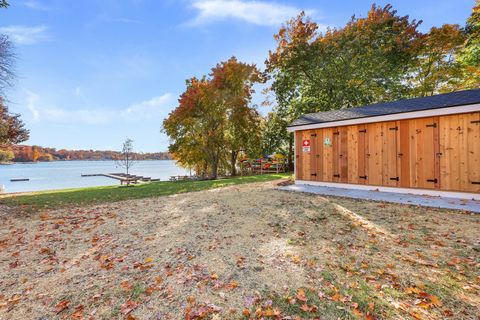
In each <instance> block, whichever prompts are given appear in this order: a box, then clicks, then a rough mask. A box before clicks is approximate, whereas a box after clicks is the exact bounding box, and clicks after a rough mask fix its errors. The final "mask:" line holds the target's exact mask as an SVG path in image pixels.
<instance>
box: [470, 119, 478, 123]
mask: <svg viewBox="0 0 480 320" xmlns="http://www.w3.org/2000/svg"><path fill="white" fill-rule="evenodd" d="M470 123H476V124H480V120H473V121H470Z"/></svg>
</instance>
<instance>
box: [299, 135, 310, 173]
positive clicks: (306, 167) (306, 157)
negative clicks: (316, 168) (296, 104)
mask: <svg viewBox="0 0 480 320" xmlns="http://www.w3.org/2000/svg"><path fill="white" fill-rule="evenodd" d="M307 141H308V142H309V143H310V144H309V146H308V147H307V146H306V145H304V143H305V142H307ZM301 145H302V159H303V161H302V166H303V173H302V175H303V179H304V180H308V181H311V180H312V179H311V172H312V168H311V165H312V161H311V157H312V147H311V140H310V130H305V131H302V141H301Z"/></svg>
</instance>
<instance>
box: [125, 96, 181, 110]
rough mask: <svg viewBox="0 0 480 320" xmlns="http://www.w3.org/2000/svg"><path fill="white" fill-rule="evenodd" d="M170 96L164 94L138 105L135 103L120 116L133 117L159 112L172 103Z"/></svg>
mask: <svg viewBox="0 0 480 320" xmlns="http://www.w3.org/2000/svg"><path fill="white" fill-rule="evenodd" d="M171 98H172V95H171V94H170V93H165V94H164V95H161V96H158V97H153V98H152V99H150V100H145V101H142V102H140V103H135V104H133V105H131V106H130V107H128V108H127V109H126V110H125V111H124V112H123V113H122V114H123V115H133V114H142V113H145V112H147V113H152V112H161V111H163V110H164V109H165V107H166V106H167V104H168V103H171V102H172V99H171Z"/></svg>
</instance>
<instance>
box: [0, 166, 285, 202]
mask: <svg viewBox="0 0 480 320" xmlns="http://www.w3.org/2000/svg"><path fill="white" fill-rule="evenodd" d="M289 176H291V174H288V173H281V174H265V175H255V176H244V177H234V178H227V179H219V180H207V181H177V182H170V181H162V182H152V183H148V184H140V185H130V186H108V187H93V188H80V189H66V190H53V191H41V192H31V193H27V194H11V195H5V196H0V204H3V205H7V206H11V207H12V206H14V207H22V206H23V207H30V209H35V208H49V207H50V208H59V207H63V206H67V205H78V206H80V205H84V204H94V203H103V202H116V201H122V200H129V199H141V198H149V197H159V196H167V195H171V194H176V193H184V192H192V191H200V190H206V189H212V188H219V187H226V186H231V185H236V184H242V183H252V182H262V181H270V180H275V179H281V178H287V177H289Z"/></svg>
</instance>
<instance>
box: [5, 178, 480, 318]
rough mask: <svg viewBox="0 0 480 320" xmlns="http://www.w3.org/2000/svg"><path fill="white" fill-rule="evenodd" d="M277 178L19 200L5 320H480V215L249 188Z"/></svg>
mask: <svg viewBox="0 0 480 320" xmlns="http://www.w3.org/2000/svg"><path fill="white" fill-rule="evenodd" d="M269 177H273V176H265V177H251V178H239V179H233V180H223V181H218V182H202V183H198V184H196V183H188V184H185V185H184V184H183V183H179V184H168V183H164V184H152V185H148V186H147V185H145V186H139V187H134V188H123V189H122V188H106V189H104V188H102V189H94V190H84V191H78V194H80V195H81V196H79V195H77V196H75V197H78V198H75V197H74V194H76V193H77V192H64V193H58V192H56V193H47V194H39V195H36V196H30V197H23V196H22V197H18V198H17V199H23V200H21V202H19V203H24V204H28V206H27V207H25V208H23V207H20V208H17V207H15V208H9V207H6V206H1V207H0V270H1V274H2V277H0V288H1V291H0V319H12V320H15V319H129V320H134V319H167V320H168V319H428V320H433V319H477V317H478V315H479V314H480V241H479V236H478V234H479V233H478V230H480V215H474V214H468V213H465V212H460V211H452V210H441V209H431V208H425V207H415V206H408V205H399V204H388V203H381V202H372V201H363V200H354V199H346V198H335V197H321V196H317V195H309V194H301V193H292V192H286V191H279V190H276V189H275V185H276V183H277V182H278V181H266V182H265V181H264V182H258V183H243V184H239V182H241V181H242V182H246V181H251V179H254V178H255V179H268V178H269ZM217 183H225V184H227V185H228V186H227V187H225V188H213V187H214V186H218V184H217ZM190 184H191V185H190ZM162 185H164V186H165V188H167V187H168V186H171V188H174V186H179V187H178V188H176V189H175V190H177V191H178V190H181V192H185V191H188V190H200V189H205V190H203V191H199V192H191V193H182V194H173V193H174V190H173V189H168V190H170V191H168V193H167V194H170V195H167V196H162V197H149V198H145V196H147V195H149V196H151V195H161V194H165V193H161V192H167V191H165V190H164V189H165V188H161V187H160V186H162ZM189 185H190V186H189ZM147 187H148V188H154V189H153V190H150V191H149V192H139V191H137V190H145V189H142V188H147ZM115 190H118V191H121V192H125V194H123V195H122V196H121V197H122V199H129V200H127V201H121V202H101V203H100V202H99V201H100V200H102V199H106V200H108V201H113V200H115V199H119V197H120V196H114V195H113V194H114V193H115ZM89 192H90V194H91V195H93V194H96V195H97V199H96V202H97V203H96V204H93V205H89V204H87V203H86V202H89V199H88V196H87V195H88V193H89ZM85 193H86V194H85ZM99 194H101V196H99ZM36 197H37V198H36ZM43 197H51V198H49V199H50V200H49V201H50V202H49V207H43V205H44V204H45V203H47V200H46V199H45V198H43ZM64 197H65V198H67V199H68V202H66V201H65V199H64ZM141 197H142V199H134V198H141ZM12 199H13V198H11V199H7V201H13V200H12ZM39 199H42V200H41V201H40V200H39ZM47 199H48V198H47ZM52 199H53V200H52ZM75 199H81V200H80V201H81V202H80V203H81V205H76V206H75V205H74V203H75V201H76V200H75ZM27 200H28V202H27ZM60 200H61V202H59V201H60ZM17 201H19V200H17ZM54 201H55V203H56V204H59V203H60V204H62V205H63V204H66V203H68V204H69V205H68V206H60V207H59V208H57V207H58V206H57V205H56V204H55V205H52V204H53V203H54ZM9 203H10V204H14V202H9ZM31 205H35V206H42V207H41V208H40V209H35V208H34V209H33V212H32V207H31ZM26 208H28V209H29V211H25V209H26Z"/></svg>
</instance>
